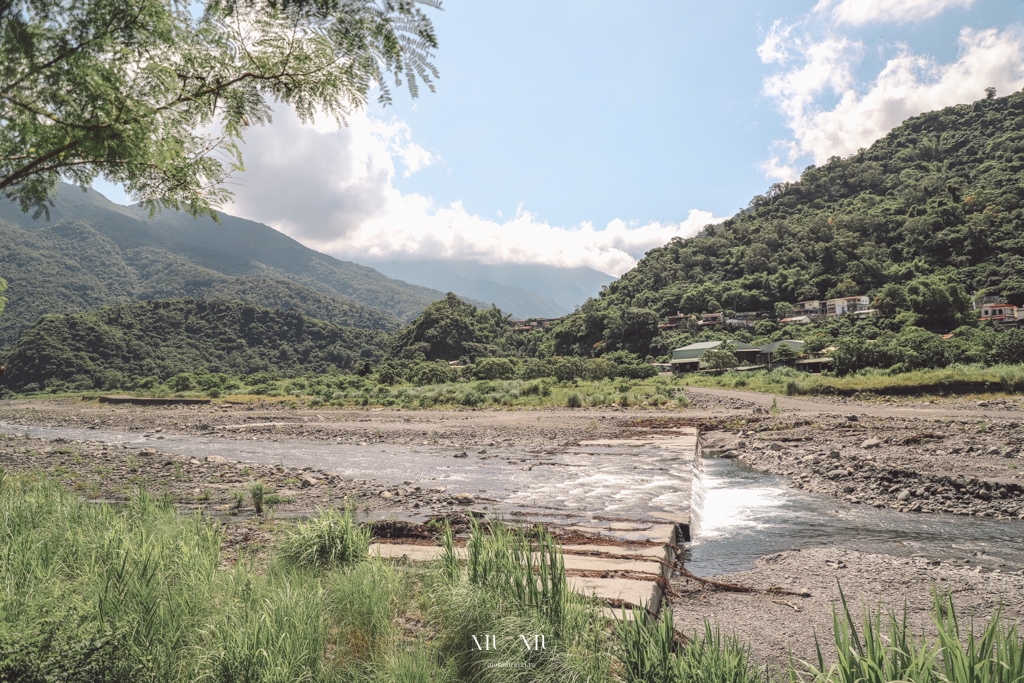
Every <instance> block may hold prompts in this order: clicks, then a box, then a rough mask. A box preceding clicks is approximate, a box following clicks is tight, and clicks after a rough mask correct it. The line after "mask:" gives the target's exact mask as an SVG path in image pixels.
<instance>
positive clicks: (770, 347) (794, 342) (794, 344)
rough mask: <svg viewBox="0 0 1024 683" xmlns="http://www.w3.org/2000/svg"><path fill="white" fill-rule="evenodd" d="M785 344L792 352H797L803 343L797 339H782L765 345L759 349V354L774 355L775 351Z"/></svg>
mask: <svg viewBox="0 0 1024 683" xmlns="http://www.w3.org/2000/svg"><path fill="white" fill-rule="evenodd" d="M783 344H785V345H786V346H788V347H789V348H791V349H793V350H794V351H799V350H800V349H802V348H803V347H804V343H803V342H802V341H800V340H799V339H782V340H781V341H777V342H772V343H770V344H765V345H764V346H762V347H761V353H775V350H776V349H777V348H779V347H780V346H782V345H783Z"/></svg>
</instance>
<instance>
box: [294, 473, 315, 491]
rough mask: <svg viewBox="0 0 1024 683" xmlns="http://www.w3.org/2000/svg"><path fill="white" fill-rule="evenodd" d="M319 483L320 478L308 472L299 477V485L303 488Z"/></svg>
mask: <svg viewBox="0 0 1024 683" xmlns="http://www.w3.org/2000/svg"><path fill="white" fill-rule="evenodd" d="M319 483H320V480H319V479H317V478H316V477H314V476H312V475H310V474H305V475H303V476H302V477H300V478H299V486H301V487H302V488H304V489H308V488H309V487H311V486H316V485H317V484H319Z"/></svg>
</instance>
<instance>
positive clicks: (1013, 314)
mask: <svg viewBox="0 0 1024 683" xmlns="http://www.w3.org/2000/svg"><path fill="white" fill-rule="evenodd" d="M1022 318H1024V308H1018V307H1016V306H1014V305H1013V304H1005V303H991V304H982V306H981V319H982V320H994V321H996V322H1000V323H1003V324H1014V325H1016V324H1017V321H1018V320H1021V319H1022Z"/></svg>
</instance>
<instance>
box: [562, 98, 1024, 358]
mask: <svg viewBox="0 0 1024 683" xmlns="http://www.w3.org/2000/svg"><path fill="white" fill-rule="evenodd" d="M855 294H869V295H871V296H872V297H873V298H874V299H875V300H876V302H877V305H878V306H879V307H881V308H882V310H883V312H885V313H886V314H887V315H888V316H889V317H890V319H895V320H897V321H898V322H899V324H901V325H904V326H906V325H919V326H924V327H927V328H930V329H933V330H936V331H949V330H950V329H952V328H954V327H956V326H957V325H959V324H962V323H964V322H968V321H970V320H972V319H973V317H974V315H973V313H972V312H971V310H970V309H971V307H970V297H972V296H976V295H978V296H980V295H983V294H984V295H1000V296H1004V297H1006V299H1008V300H1009V301H1010V302H1011V303H1015V304H1018V305H1024V93H1014V94H1013V95H1010V96H1008V97H1002V98H992V99H983V100H979V101H977V102H974V103H973V104H968V105H960V106H955V107H948V108H946V109H943V110H940V111H935V112H929V113H927V114H923V115H921V116H917V117H914V118H911V119H908V120H907V121H905V122H904V123H903V124H902V125H900V126H898V127H897V128H895V129H893V130H892V131H891V132H890V133H889V134H888V135H886V136H885V137H884V138H882V139H881V140H878V141H877V142H876V143H874V144H873V145H871V147H869V148H868V149H864V150H861V151H860V152H859V153H857V154H855V155H852V156H850V157H848V158H845V159H840V158H838V157H833V158H832V159H830V160H829V161H828V162H827V163H826V164H824V165H822V166H820V167H813V166H812V167H809V168H807V169H806V170H805V171H804V173H803V174H802V176H801V178H800V180H799V181H797V182H794V183H780V184H776V185H773V186H772V187H771V189H770V190H769V191H768V193H767V194H766V195H764V196H758V197H755V198H754V199H753V200H752V201H751V202H750V206H749V207H748V208H747V209H746V210H744V211H741V212H740V213H739V214H738V215H736V216H734V217H733V218H731V219H729V220H727V221H725V222H724V223H722V224H720V225H715V226H708V227H707V228H705V229H704V230H703V231H702V233H701V234H700V235H699V236H697V237H694V238H692V239H679V238H677V239H674V240H672V242H670V243H669V244H667V245H665V246H664V247H660V248H657V249H653V250H651V251H650V252H648V254H647V255H646V256H645V258H644V259H643V260H641V261H640V263H639V264H638V265H637V266H636V267H635V268H634V269H633V270H631V271H629V272H628V273H626V274H625V275H623V276H622V277H621V278H620V279H619V280H617V281H616V282H614V283H612V284H611V285H609V287H608V288H607V289H606V290H605V291H604V292H602V294H601V296H600V297H599V298H598V299H596V300H592V301H590V302H588V303H587V304H585V305H584V306H583V308H582V310H581V312H580V313H578V314H576V315H573V316H570V317H569V318H568V319H567V320H566V321H565V322H564V323H562V324H561V325H560V326H559V327H558V328H557V329H556V330H555V335H556V340H557V343H556V351H557V352H560V353H568V352H575V353H580V354H583V355H589V354H592V353H595V352H596V353H601V352H604V351H609V350H614V349H615V348H628V349H630V350H634V351H638V352H641V353H646V352H648V351H655V352H663V351H664V349H661V348H655V349H652V348H651V343H652V340H654V339H655V336H656V334H657V327H656V323H657V321H658V320H659V319H660V318H664V317H665V316H667V315H670V314H673V313H676V312H677V311H679V312H682V313H701V312H704V311H716V310H721V309H725V310H733V311H758V310H762V311H768V312H772V311H774V309H775V304H777V303H779V302H789V303H794V302H797V301H802V300H807V299H824V298H830V297H836V296H849V295H855ZM655 346H658V345H657V344H655Z"/></svg>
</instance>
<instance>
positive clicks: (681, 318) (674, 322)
mask: <svg viewBox="0 0 1024 683" xmlns="http://www.w3.org/2000/svg"><path fill="white" fill-rule="evenodd" d="M689 318H690V316H688V315H683V314H682V313H676V314H675V315H670V316H669V317H668V320H667V321H665V322H663V323H661V324H660V325H658V329H659V330H674V329H676V328H678V327H684V326H685V325H686V321H687V320H688V319H689Z"/></svg>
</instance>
